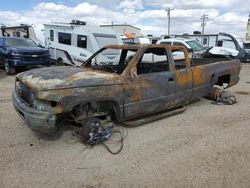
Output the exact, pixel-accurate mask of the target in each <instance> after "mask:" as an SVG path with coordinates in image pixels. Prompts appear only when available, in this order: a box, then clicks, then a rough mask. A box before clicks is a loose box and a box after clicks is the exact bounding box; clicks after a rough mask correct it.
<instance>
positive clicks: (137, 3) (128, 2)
mask: <svg viewBox="0 0 250 188" xmlns="http://www.w3.org/2000/svg"><path fill="white" fill-rule="evenodd" d="M118 7H119V8H124V9H143V2H142V0H124V1H121V2H120V4H119V6H118Z"/></svg>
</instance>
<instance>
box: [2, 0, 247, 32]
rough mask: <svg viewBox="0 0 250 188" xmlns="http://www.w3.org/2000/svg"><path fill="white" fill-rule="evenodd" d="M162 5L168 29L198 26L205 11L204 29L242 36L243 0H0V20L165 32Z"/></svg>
mask: <svg viewBox="0 0 250 188" xmlns="http://www.w3.org/2000/svg"><path fill="white" fill-rule="evenodd" d="M166 7H172V8H174V10H173V11H172V12H171V23H172V24H171V32H172V33H176V34H180V33H192V32H193V31H194V30H201V26H200V24H201V20H200V16H201V15H202V14H203V13H206V14H208V15H209V19H208V20H207V25H206V28H205V31H206V32H207V33H218V32H231V33H235V34H238V35H240V36H242V37H243V36H244V35H245V32H246V23H247V19H248V14H249V11H250V8H249V2H248V1H244V0H221V1H219V2H218V1H217V0H209V1H208V0H188V1H187V0H174V1H170V0H157V1H155V0H105V1H104V0H86V1H82V0H58V1H53V0H26V1H20V0H8V1H7V0H2V1H1V7H0V23H3V24H5V25H9V26H10V25H19V24H20V23H26V24H44V23H50V22H55V21H59V22H68V21H70V20H71V19H80V20H84V21H87V22H88V23H90V24H92V25H98V24H106V23H111V22H112V21H113V22H114V23H125V22H126V23H128V24H132V25H135V26H137V27H139V28H141V29H142V33H144V34H155V35H161V34H165V33H166V30H167V29H166V27H167V14H166V11H165V8H166Z"/></svg>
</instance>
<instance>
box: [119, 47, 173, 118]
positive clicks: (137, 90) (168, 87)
mask: <svg viewBox="0 0 250 188" xmlns="http://www.w3.org/2000/svg"><path fill="white" fill-rule="evenodd" d="M124 93H125V96H124V107H125V108H124V110H125V111H124V112H125V118H127V119H129V118H133V117H136V116H138V115H146V114H153V113H156V112H160V111H163V110H166V109H168V108H171V107H172V106H173V105H174V100H175V72H172V71H170V68H169V62H168V57H167V53H166V49H165V48H149V49H147V50H146V52H145V53H144V54H143V56H142V58H141V60H139V61H138V63H137V76H135V77H131V78H129V81H128V83H127V84H126V85H125V92H124Z"/></svg>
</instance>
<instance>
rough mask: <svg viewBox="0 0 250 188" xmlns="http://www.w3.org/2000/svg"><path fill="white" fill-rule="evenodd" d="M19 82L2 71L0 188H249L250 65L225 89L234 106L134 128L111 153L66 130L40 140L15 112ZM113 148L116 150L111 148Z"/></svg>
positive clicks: (205, 107) (197, 107) (204, 108)
mask: <svg viewBox="0 0 250 188" xmlns="http://www.w3.org/2000/svg"><path fill="white" fill-rule="evenodd" d="M13 87H14V76H6V75H5V73H4V72H3V71H2V70H0V187H1V188H5V187H6V188H9V187H32V188H33V187H60V188H61V187H115V188H117V187H199V188H200V187H219V188H221V187H250V136H249V135H250V66H249V65H243V68H242V72H241V80H240V82H239V84H238V85H237V86H235V87H233V88H230V89H228V90H229V91H231V92H232V93H234V94H235V95H236V96H237V99H238V103H237V104H235V105H233V106H225V105H215V104H211V101H208V100H206V99H201V100H199V101H197V102H195V103H193V104H190V105H188V107H187V110H186V111H185V112H184V113H182V114H179V115H175V116H172V117H169V118H166V119H163V120H160V121H157V122H153V123H150V124H147V125H144V126H140V127H136V128H129V129H127V131H128V136H127V138H126V139H125V141H124V148H123V150H122V152H121V153H120V154H119V155H116V156H114V155H111V154H110V153H108V152H107V150H106V149H105V148H104V147H103V146H101V145H100V146H96V147H93V148H89V147H87V146H85V145H83V144H82V143H80V142H79V140H78V139H77V138H76V137H75V136H73V135H72V134H71V133H70V132H69V131H68V132H65V133H64V134H63V136H62V137H61V138H60V139H58V140H55V141H49V140H44V139H40V138H39V137H37V136H36V135H35V134H33V133H32V132H31V131H30V130H29V129H28V128H27V127H26V126H25V125H24V123H23V121H22V120H21V119H20V118H19V116H18V115H17V114H16V112H15V111H14V109H13V107H12V102H11V91H12V89H13ZM113 147H115V146H113Z"/></svg>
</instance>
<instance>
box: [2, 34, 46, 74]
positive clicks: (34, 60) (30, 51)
mask: <svg viewBox="0 0 250 188" xmlns="http://www.w3.org/2000/svg"><path fill="white" fill-rule="evenodd" d="M1 64H2V65H4V68H5V71H6V73H7V74H15V73H16V68H27V67H31V66H38V65H42V66H50V55H49V51H48V50H46V49H44V48H41V47H39V46H37V45H36V44H35V43H34V42H33V41H32V40H29V39H25V38H14V37H0V65H1Z"/></svg>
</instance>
